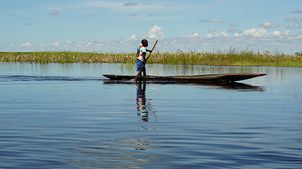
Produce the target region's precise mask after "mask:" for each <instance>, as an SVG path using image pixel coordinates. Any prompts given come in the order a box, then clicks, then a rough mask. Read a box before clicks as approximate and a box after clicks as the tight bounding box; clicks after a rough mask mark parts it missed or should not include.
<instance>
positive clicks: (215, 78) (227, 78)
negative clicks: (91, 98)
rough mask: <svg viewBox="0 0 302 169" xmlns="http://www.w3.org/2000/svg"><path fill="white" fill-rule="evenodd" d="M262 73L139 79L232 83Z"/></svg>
mask: <svg viewBox="0 0 302 169" xmlns="http://www.w3.org/2000/svg"><path fill="white" fill-rule="evenodd" d="M265 75H266V74H260V73H237V74H230V73H226V74H207V75H193V76H142V77H139V79H138V80H139V81H151V82H163V83H164V82H170V83H230V82H236V81H240V80H247V79H251V78H254V77H259V76H265ZM103 76H104V77H107V78H109V79H110V80H123V81H125V80H134V78H135V77H136V76H131V75H111V74H104V75H103Z"/></svg>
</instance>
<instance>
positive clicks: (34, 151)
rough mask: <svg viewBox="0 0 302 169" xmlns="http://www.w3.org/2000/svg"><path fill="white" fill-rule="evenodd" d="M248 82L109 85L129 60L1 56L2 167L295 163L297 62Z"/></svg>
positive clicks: (300, 111) (300, 160)
mask: <svg viewBox="0 0 302 169" xmlns="http://www.w3.org/2000/svg"><path fill="white" fill-rule="evenodd" d="M147 71H148V72H149V74H153V75H183V74H187V75H191V74H207V73H229V72H231V73H240V72H251V73H267V76H265V77H258V78H254V79H250V80H246V81H242V83H245V84H247V85H242V84H241V85H238V86H226V87H225V86H210V85H190V84H187V85H177V84H146V85H145V86H144V84H141V85H136V84H111V83H108V81H107V80H105V78H103V77H102V76H101V75H102V74H106V73H112V74H135V67H134V66H133V65H120V64H20V63H0V129H1V130H0V168H22V169H24V168H121V169H122V168H150V169H154V168H302V104H301V103H302V88H301V84H302V69H301V68H275V67H209V66H172V65H170V66H169V65H148V67H147Z"/></svg>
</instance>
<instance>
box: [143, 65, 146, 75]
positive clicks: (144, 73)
mask: <svg viewBox="0 0 302 169" xmlns="http://www.w3.org/2000/svg"><path fill="white" fill-rule="evenodd" d="M143 75H144V76H146V67H145V66H144V67H143Z"/></svg>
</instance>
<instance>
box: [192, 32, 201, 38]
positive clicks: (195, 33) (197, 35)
mask: <svg viewBox="0 0 302 169" xmlns="http://www.w3.org/2000/svg"><path fill="white" fill-rule="evenodd" d="M190 37H192V38H196V37H200V35H199V33H197V32H194V33H193V34H192V35H190Z"/></svg>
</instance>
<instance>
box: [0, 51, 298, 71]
mask: <svg viewBox="0 0 302 169" xmlns="http://www.w3.org/2000/svg"><path fill="white" fill-rule="evenodd" d="M0 62H30V63H130V64H134V63H135V62H136V54H135V53H87V52H0ZM148 63H149V64H152V63H159V64H181V65H213V66H278V67H302V55H300V54H299V55H286V54H282V53H275V54H271V53H269V52H263V53H259V52H253V51H240V52H237V51H235V50H233V49H230V50H229V51H226V52H216V53H209V52H202V53H196V52H189V53H183V52H177V53H152V56H151V57H150V59H149V60H148Z"/></svg>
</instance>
